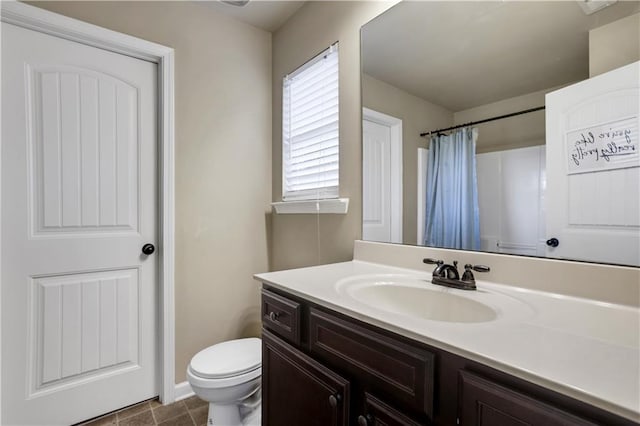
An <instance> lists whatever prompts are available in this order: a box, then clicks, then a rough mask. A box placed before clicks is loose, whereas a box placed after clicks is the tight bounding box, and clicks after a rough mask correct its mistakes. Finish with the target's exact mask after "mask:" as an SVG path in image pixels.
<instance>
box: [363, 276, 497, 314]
mask: <svg viewBox="0 0 640 426" xmlns="http://www.w3.org/2000/svg"><path fill="white" fill-rule="evenodd" d="M425 284H426V283H425ZM351 296H352V297H353V298H354V299H356V300H359V301H360V302H362V303H366V304H368V305H371V306H375V307H376V308H378V309H382V310H384V311H389V312H395V313H399V314H404V315H410V316H415V317H419V318H425V319H429V320H434V321H447V322H487V321H492V320H494V319H496V312H495V311H494V310H493V309H491V308H490V307H489V306H487V305H484V304H482V303H480V302H476V301H475V300H471V299H467V298H465V297H462V296H458V295H455V294H451V293H445V292H442V291H437V290H436V291H434V290H430V289H427V288H419V287H409V286H406V285H397V284H376V285H371V286H363V287H360V288H358V289H355V290H354V291H353V292H352V293H351Z"/></svg>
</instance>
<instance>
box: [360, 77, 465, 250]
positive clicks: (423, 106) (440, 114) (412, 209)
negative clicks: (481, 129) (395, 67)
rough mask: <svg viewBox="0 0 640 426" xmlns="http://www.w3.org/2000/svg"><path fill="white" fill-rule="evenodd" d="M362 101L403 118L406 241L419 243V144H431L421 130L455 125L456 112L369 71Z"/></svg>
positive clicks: (404, 225)
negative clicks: (385, 80)
mask: <svg viewBox="0 0 640 426" xmlns="http://www.w3.org/2000/svg"><path fill="white" fill-rule="evenodd" d="M362 105H363V106H364V107H367V108H370V109H372V110H375V111H378V112H382V113H384V114H388V115H391V116H393V117H396V118H399V119H401V120H402V163H403V164H402V186H403V191H402V192H403V193H402V241H403V242H404V243H405V244H416V241H417V240H416V234H417V231H418V230H417V219H416V216H417V213H418V210H417V209H418V205H417V196H416V194H417V192H418V160H417V158H418V157H417V154H418V147H422V148H426V147H427V145H428V140H427V138H423V137H420V133H421V132H424V131H428V130H434V129H439V128H443V127H449V126H451V125H452V124H453V113H452V112H451V111H449V110H447V109H445V108H443V107H441V106H439V105H435V104H432V103H430V102H428V101H425V100H424V99H422V98H419V97H417V96H414V95H412V94H410V93H409V92H405V91H404V90H402V89H399V88H397V87H395V86H392V85H390V84H388V83H385V82H384V81H381V80H378V79H375V78H373V77H371V76H370V75H367V74H364V75H363V79H362Z"/></svg>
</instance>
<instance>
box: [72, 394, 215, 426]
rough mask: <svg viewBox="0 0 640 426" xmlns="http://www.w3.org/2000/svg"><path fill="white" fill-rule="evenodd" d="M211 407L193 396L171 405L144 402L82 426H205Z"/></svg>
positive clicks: (155, 400) (152, 401)
mask: <svg viewBox="0 0 640 426" xmlns="http://www.w3.org/2000/svg"><path fill="white" fill-rule="evenodd" d="M208 410H209V405H208V404H207V403H206V402H204V401H203V400H201V399H200V398H198V397H197V396H192V397H190V398H187V399H184V400H182V401H178V402H174V403H173V404H170V405H162V404H160V402H158V400H157V399H154V400H151V401H144V402H141V403H139V404H135V405H132V406H130V407H127V408H124V409H122V410H119V411H116V412H114V413H110V414H107V415H105V416H102V417H98V418H96V419H92V420H90V421H88V422H85V423H80V425H81V426H109V425H111V426H113V425H117V426H205V425H206V424H207V411H208Z"/></svg>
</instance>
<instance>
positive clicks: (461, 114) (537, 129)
mask: <svg viewBox="0 0 640 426" xmlns="http://www.w3.org/2000/svg"><path fill="white" fill-rule="evenodd" d="M560 87H561V86H558V87H552V88H549V89H545V90H540V91H538V92H533V93H528V94H526V95H522V96H516V97H513V98H509V99H503V100H501V101H498V102H493V103H490V104H486V105H480V106H477V107H475V108H470V109H467V110H464V111H457V112H456V113H454V114H453V120H454V123H455V124H463V123H470V122H472V121H478V120H483V119H485V118H491V117H498V116H500V115H505V114H511V113H513V112H517V111H523V110H526V109H530V108H536V107H539V106H544V105H545V100H544V97H545V94H547V93H549V92H552V91H554V90H556V89H559V88H560ZM544 118H545V113H544V110H542V111H536V112H531V113H528V114H523V115H518V116H515V117H510V118H505V119H502V120H497V121H491V122H488V123H483V124H480V125H478V127H479V129H480V131H479V132H478V142H477V149H476V152H478V153H483V152H492V151H501V150H505V149H514V148H524V147H527V146H534V145H544V144H545V121H544Z"/></svg>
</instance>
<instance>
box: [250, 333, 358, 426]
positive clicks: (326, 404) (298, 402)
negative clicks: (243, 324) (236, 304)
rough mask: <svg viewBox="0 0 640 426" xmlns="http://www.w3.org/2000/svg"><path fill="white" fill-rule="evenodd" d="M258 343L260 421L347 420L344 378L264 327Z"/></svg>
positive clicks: (321, 423) (333, 425)
mask: <svg viewBox="0 0 640 426" xmlns="http://www.w3.org/2000/svg"><path fill="white" fill-rule="evenodd" d="M262 344H263V349H262V371H263V375H262V396H263V401H268V403H266V404H264V403H263V405H262V407H263V413H262V414H263V419H265V420H264V421H263V424H269V425H273V426H288V425H309V426H343V425H347V424H348V418H347V415H348V412H349V401H350V400H349V381H348V380H346V379H344V378H342V377H341V376H339V375H338V374H336V373H334V372H333V371H331V370H329V369H328V368H326V367H324V366H323V365H322V364H320V363H319V362H317V361H315V360H313V359H312V358H310V357H309V356H307V355H305V354H304V353H302V352H300V351H299V350H297V349H295V348H292V347H291V346H290V345H288V344H286V343H284V342H282V341H281V340H280V339H278V338H277V337H275V336H274V335H273V334H271V333H269V332H268V331H264V332H263V334H262ZM267 419H268V420H267Z"/></svg>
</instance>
